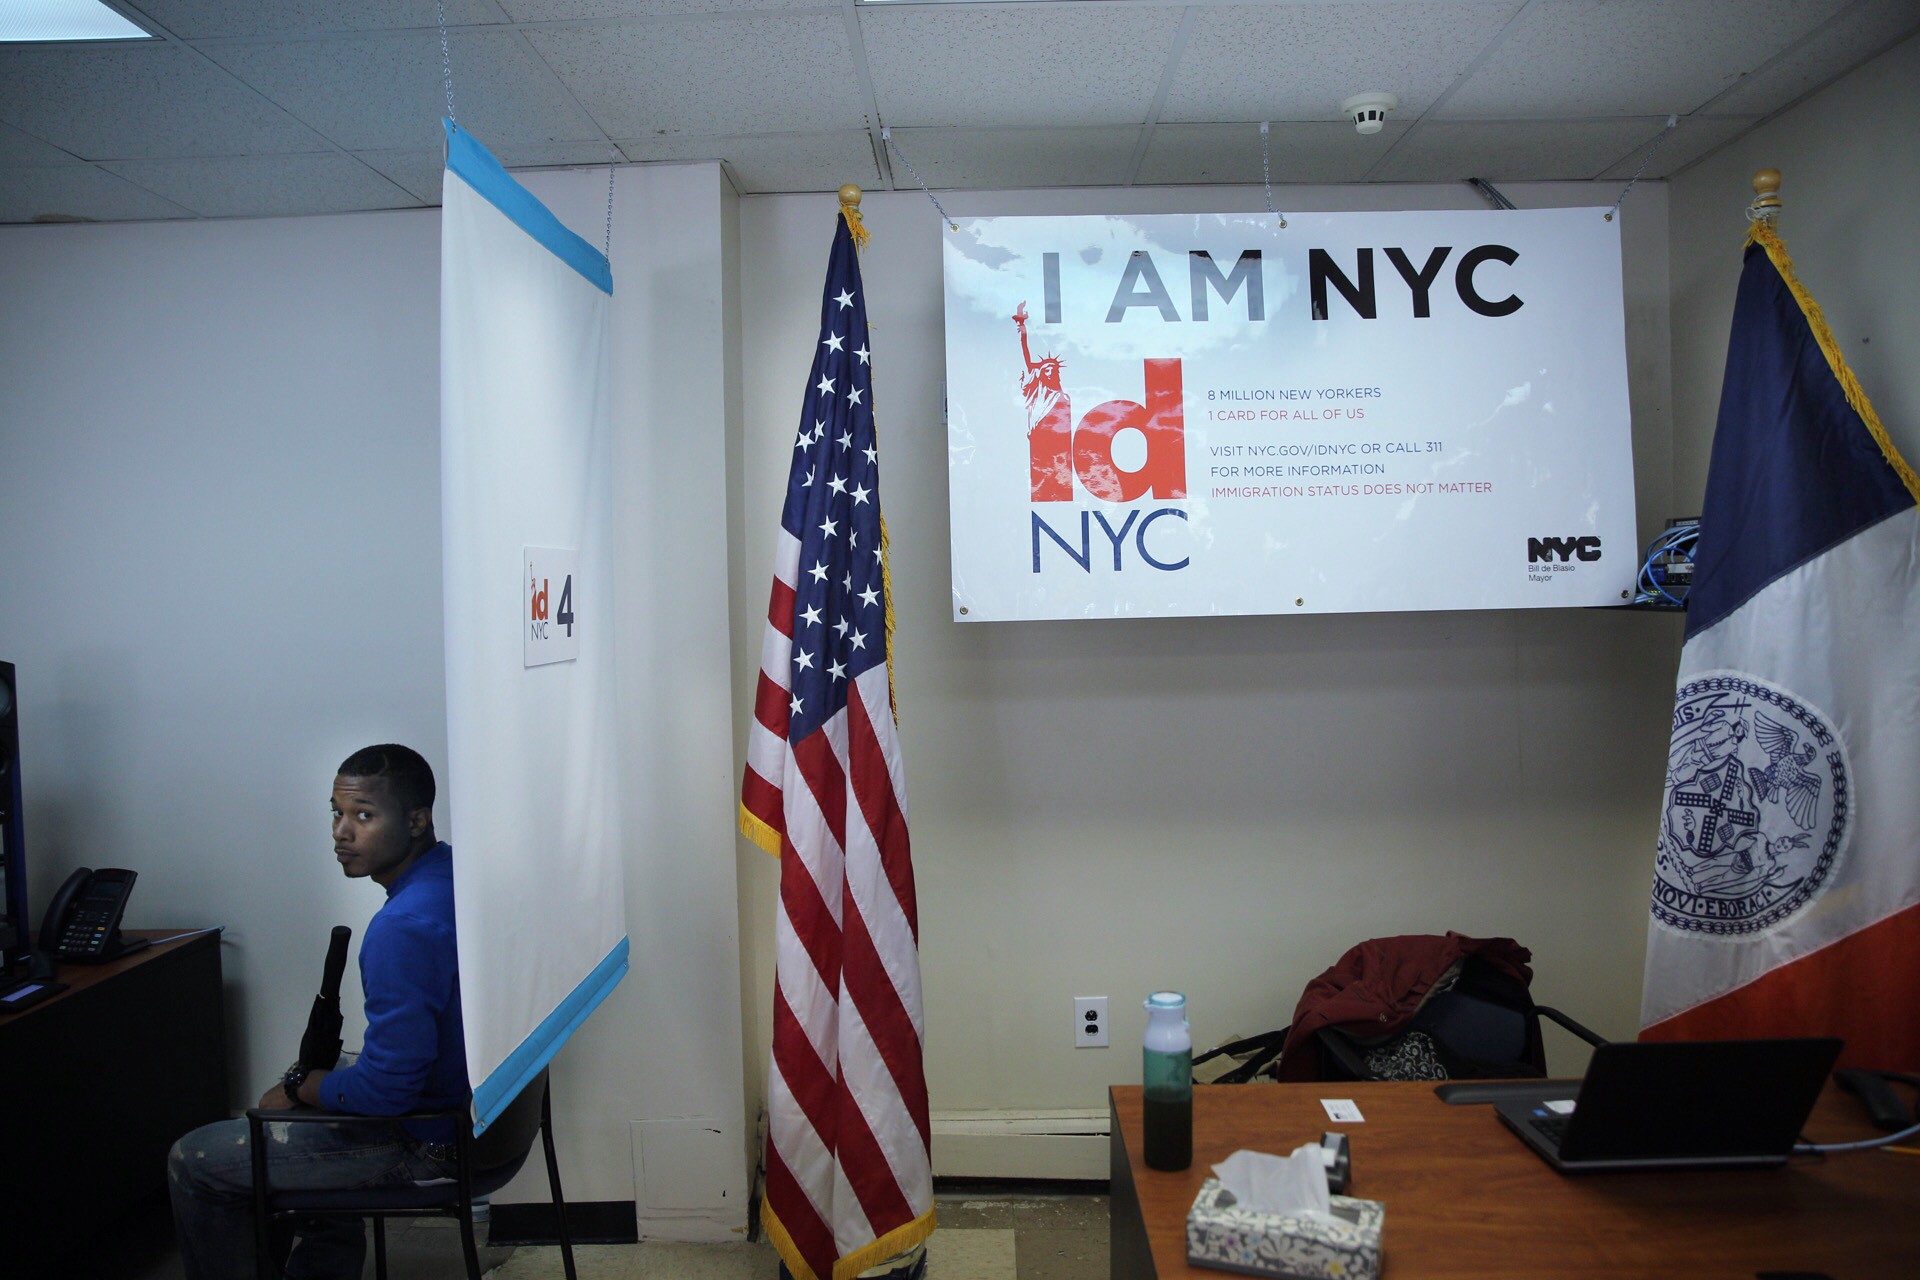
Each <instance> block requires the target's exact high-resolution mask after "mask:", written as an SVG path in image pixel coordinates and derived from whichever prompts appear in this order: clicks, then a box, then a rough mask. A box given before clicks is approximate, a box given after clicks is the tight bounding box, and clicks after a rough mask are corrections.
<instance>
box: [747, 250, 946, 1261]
mask: <svg viewBox="0 0 1920 1280" xmlns="http://www.w3.org/2000/svg"><path fill="white" fill-rule="evenodd" d="M869 355H870V353H869V352H868V350H867V329H866V314H865V303H864V299H863V298H862V297H861V296H860V278H859V264H858V259H857V257H856V255H855V252H854V242H853V237H852V230H851V224H850V223H849V222H846V221H843V222H842V223H841V225H840V227H839V230H838V234H837V235H836V237H835V241H834V247H833V254H832V258H831V261H830V265H829V271H828V276H827V288H826V294H825V297H824V299H823V302H822V324H821V340H820V343H819V345H818V346H817V347H816V359H815V362H814V367H813V371H812V374H811V375H810V382H809V391H808V394H807V399H806V404H805V406H804V409H803V412H802V414H801V424H800V432H799V437H798V439H797V441H796V444H795V454H794V458H793V466H792V472H791V477H790V481H789V485H788V492H787V500H786V505H785V509H784V510H783V512H782V518H781V531H780V535H779V538H780V541H779V546H778V549H777V553H776V556H775V567H774V581H773V590H772V597H771V601H770V603H769V606H768V610H767V630H766V637H765V641H764V644H763V646H762V652H761V664H760V675H759V684H758V690H757V693H756V696H755V699H754V714H753V724H752V726H751V727H750V729H749V742H748V748H747V770H746V777H745V780H744V784H743V786H742V792H741V826H742V829H743V830H744V831H745V832H746V834H747V835H748V836H749V837H750V838H751V839H753V840H754V841H755V842H756V843H758V844H760V845H761V847H763V848H765V849H767V851H768V852H770V853H775V854H777V855H778V856H779V858H780V864H781V865H780V904H779V911H778V914H777V916H776V919H775V926H774V928H775V932H774V938H775V953H774V967H775V976H776V990H775V994H774V1009H773V1052H772V1066H771V1068H770V1071H769V1074H768V1081H767V1111H768V1136H767V1150H766V1184H765V1195H764V1198H763V1201H762V1208H761V1218H762V1222H763V1223H764V1225H765V1226H766V1229H767V1233H768V1236H769V1237H770V1238H771V1239H772V1240H773V1242H774V1245H775V1247H776V1248H777V1249H778V1250H779V1252H780V1254H781V1257H782V1259H783V1260H784V1261H785V1263H786V1266H787V1268H788V1270H789V1271H791V1272H792V1274H793V1275H794V1276H795V1277H796V1280H846V1278H848V1277H852V1276H855V1275H857V1274H858V1273H859V1272H860V1271H862V1270H864V1269H867V1268H869V1267H872V1266H874V1265H876V1264H877V1263H880V1262H883V1261H885V1260H886V1259H888V1258H891V1257H893V1256H895V1255H898V1254H900V1253H902V1252H904V1251H905V1250H908V1249H911V1248H912V1247H913V1246H915V1245H917V1244H919V1243H920V1242H921V1241H923V1240H924V1239H926V1237H927V1236H928V1235H929V1234H930V1233H931V1232H932V1230H933V1225H934V1218H933V1179H932V1168H931V1160H930V1150H931V1138H930V1122H929V1117H928V1107H927V1089H926V1075H925V1070H924V1067H923V1064H922V1059H921V1052H922V1044H923V1041H924V1033H925V1026H924V1021H923V1017H922V1012H921V1000H920V962H919V918H918V910H917V907H916V904H915V899H914V887H913V867H912V862H911V857H910V849H909V841H908V833H907V816H906V789H905V777H904V775H903V773H902V770H901V764H900V744H899V738H898V734H897V731H896V728H895V723H894V713H893V705H892V696H891V692H890V689H889V681H888V673H889V666H890V663H889V648H890V645H889V635H888V632H889V627H888V626H887V624H886V614H887V597H886V588H887V583H886V577H885V563H884V558H883V555H882V550H883V549H882V545H881V543H882V534H881V524H880V512H879V475H878V467H877V452H876V450H875V448H874V443H873V415H872V408H871V395H870V389H871V383H870V373H871V366H870V363H869Z"/></svg>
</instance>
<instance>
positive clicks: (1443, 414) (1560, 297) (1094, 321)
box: [945, 209, 1639, 621]
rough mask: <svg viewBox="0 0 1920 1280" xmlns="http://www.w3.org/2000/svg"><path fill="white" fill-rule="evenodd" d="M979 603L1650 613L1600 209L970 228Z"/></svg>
mask: <svg viewBox="0 0 1920 1280" xmlns="http://www.w3.org/2000/svg"><path fill="white" fill-rule="evenodd" d="M945 243H946V324H947V398H948V406H947V409H948V426H947V432H948V437H947V438H948V479H949V485H950V491H951V496H952V505H953V601H954V613H955V616H956V617H957V618H961V619H964V620H967V621H994V620H1005V619H1022V618H1106V617H1149V616H1167V615H1190V614H1211V613H1219V614H1242V613H1332V612H1345V611H1371V610H1397V609H1512V608H1536V607H1546V606H1582V605H1604V604H1619V603H1621V602H1622V601H1623V600H1626V599H1627V598H1628V597H1629V595H1630V593H1631V591H1632V588H1633V583H1634V579H1635V576H1636V573H1637V570H1638V568H1639V563H1638V547H1637V544H1636V537H1635V524H1634V508H1633V457H1632V448H1631V436H1630V430H1629V420H1628V413H1627V364H1626V351H1625V341H1624V327H1623V318H1622V305H1621V287H1620V233H1619V224H1618V223H1617V222H1609V221H1607V220H1606V219H1605V218H1603V217H1602V211H1601V210H1599V209H1546V210H1526V211H1521V210H1510V211H1487V212H1429V213H1324V214H1290V215H1289V216H1288V219H1287V226H1286V227H1285V228H1284V229H1282V228H1281V227H1280V226H1279V225H1278V220H1277V219H1275V218H1274V217H1272V216H1270V215H1261V214H1206V215H1199V216H1194V215H1159V216H1151V217H1106V216H1086V217H1078V216H1076V217H1005V218H963V219H961V220H960V229H959V231H958V233H956V234H953V235H949V236H947V237H945Z"/></svg>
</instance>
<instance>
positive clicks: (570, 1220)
mask: <svg viewBox="0 0 1920 1280" xmlns="http://www.w3.org/2000/svg"><path fill="white" fill-rule="evenodd" d="M567 1233H568V1234H569V1235H571V1236H572V1237H573V1242H574V1243H575V1244H638V1243H639V1241H640V1226H639V1217H638V1215H637V1214H636V1213H635V1211H634V1202H633V1201H631V1200H569V1201H567ZM487 1243H488V1244H489V1245H503V1244H559V1243H560V1219H559V1216H558V1213H557V1211H556V1210H555V1209H554V1207H553V1205H552V1203H551V1202H547V1203H540V1202H537V1201H536V1202H534V1203H532V1204H496V1205H494V1206H493V1207H492V1211H491V1214H490V1216H489V1217H488V1219H487Z"/></svg>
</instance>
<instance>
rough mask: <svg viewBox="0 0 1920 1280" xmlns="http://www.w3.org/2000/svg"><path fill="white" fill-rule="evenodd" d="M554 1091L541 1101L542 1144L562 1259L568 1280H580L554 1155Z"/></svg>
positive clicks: (556, 1159)
mask: <svg viewBox="0 0 1920 1280" xmlns="http://www.w3.org/2000/svg"><path fill="white" fill-rule="evenodd" d="M552 1104H553V1091H552V1088H551V1086H549V1088H548V1091H547V1093H546V1095H545V1096H544V1097H542V1098H541V1099H540V1142H541V1145H542V1146H543V1147H545V1149H546V1153H547V1186H548V1188H549V1189H551V1190H552V1192H553V1216H554V1219H555V1220H556V1222H557V1223H558V1225H559V1227H560V1258H561V1261H562V1262H563V1263H564V1264H565V1266H566V1271H567V1280H579V1276H578V1275H577V1274H576V1273H575V1271H574V1269H573V1232H571V1231H569V1230H568V1229H567V1198H566V1196H565V1195H564V1194H563V1193H562V1192H561V1190H560V1161H559V1158H558V1157H556V1156H555V1155H554V1154H553V1105H552Z"/></svg>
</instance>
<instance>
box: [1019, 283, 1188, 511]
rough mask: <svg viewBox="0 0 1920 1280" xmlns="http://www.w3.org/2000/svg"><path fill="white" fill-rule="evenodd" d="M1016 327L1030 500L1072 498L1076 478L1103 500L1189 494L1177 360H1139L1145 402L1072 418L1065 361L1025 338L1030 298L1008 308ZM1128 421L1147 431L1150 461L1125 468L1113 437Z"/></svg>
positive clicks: (1116, 404) (1113, 403)
mask: <svg viewBox="0 0 1920 1280" xmlns="http://www.w3.org/2000/svg"><path fill="white" fill-rule="evenodd" d="M1013 323H1014V325H1015V327H1017V328H1018V329H1019V331H1020V355H1021V357H1022V359H1024V360H1025V361H1026V366H1027V369H1026V374H1025V376H1024V377H1023V378H1022V379H1021V382H1020V390H1021V393H1022V394H1023V395H1024V396H1025V397H1026V401H1027V452H1028V458H1029V463H1030V466H1031V473H1030V474H1031V481H1032V495H1031V500H1032V501H1034V502H1071V501H1072V500H1073V480H1074V477H1075V476H1078V477H1079V478H1080V483H1081V485H1082V486H1083V487H1084V488H1085V489H1086V491H1087V492H1088V493H1089V494H1091V495H1093V496H1094V497H1096V498H1099V499H1101V500H1102V501H1105V502H1131V501H1133V500H1134V499H1136V498H1143V497H1146V496H1147V495H1149V494H1151V495H1152V496H1153V497H1156V498H1184V497H1186V496H1187V446H1186V438H1187V419H1186V408H1185V397H1184V394H1183V392H1182V388H1181V381H1180V361H1179V360H1177V359H1175V360H1143V361H1142V362H1141V363H1142V365H1144V366H1145V368H1144V374H1145V377H1144V381H1145V384H1146V386H1145V398H1146V403H1145V404H1138V403H1136V402H1134V401H1132V400H1109V401H1107V402H1106V403H1105V404H1101V405H1096V406H1095V407H1094V408H1092V409H1090V410H1088V411H1087V414H1086V416H1085V417H1083V418H1081V419H1080V423H1079V425H1078V427H1075V426H1074V425H1073V401H1072V398H1071V397H1070V396H1068V395H1067V393H1066V391H1065V389H1064V388H1063V387H1062V385H1061V382H1060V370H1061V367H1062V361H1061V360H1060V357H1058V356H1054V355H1047V356H1042V357H1041V358H1040V359H1038V360H1035V359H1034V358H1033V352H1032V349H1031V347H1030V346H1029V345H1028V342H1027V304H1026V303H1024V302H1023V303H1021V304H1020V306H1019V307H1018V309H1016V310H1015V311H1014V313H1013ZM1129 427H1132V428H1134V429H1135V430H1137V431H1139V432H1140V434H1141V435H1142V436H1144V437H1146V441H1147V460H1146V462H1145V463H1143V464H1142V465H1141V467H1140V469H1139V470H1137V471H1123V470H1121V469H1120V467H1119V466H1118V465H1116V464H1115V462H1114V460H1113V440H1114V437H1115V436H1116V435H1118V434H1119V433H1120V432H1122V431H1124V430H1126V429H1127V428H1129Z"/></svg>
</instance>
